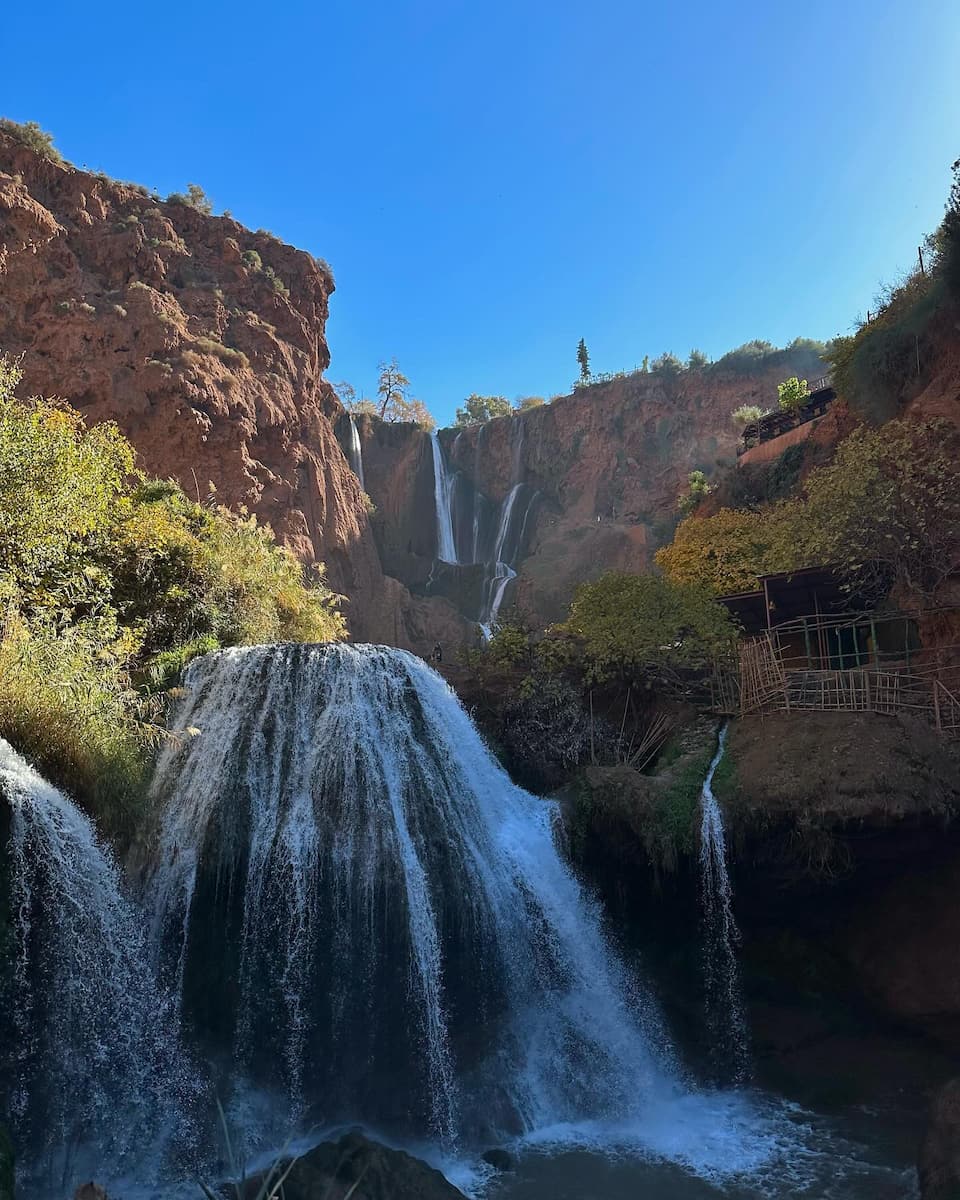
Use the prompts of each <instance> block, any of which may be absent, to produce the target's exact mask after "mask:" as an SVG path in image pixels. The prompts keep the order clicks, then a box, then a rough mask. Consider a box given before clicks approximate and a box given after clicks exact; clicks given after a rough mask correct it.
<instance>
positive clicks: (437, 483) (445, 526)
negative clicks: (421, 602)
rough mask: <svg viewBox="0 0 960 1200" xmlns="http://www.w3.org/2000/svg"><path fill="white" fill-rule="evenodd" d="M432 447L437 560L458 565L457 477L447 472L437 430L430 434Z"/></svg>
mask: <svg viewBox="0 0 960 1200" xmlns="http://www.w3.org/2000/svg"><path fill="white" fill-rule="evenodd" d="M430 447H431V450H432V452H433V499H434V508H435V511H436V514H437V558H439V559H440V561H441V562H446V563H458V562H459V561H460V560H459V559H458V558H457V544H456V541H455V539H454V536H453V514H452V505H451V496H452V492H453V482H454V478H455V476H454V475H451V474H449V473H448V472H447V464H446V460H445V459H444V457H443V447H442V446H441V445H440V438H439V436H438V434H437V431H436V430H435V429H434V430H433V432H432V433H431V434H430Z"/></svg>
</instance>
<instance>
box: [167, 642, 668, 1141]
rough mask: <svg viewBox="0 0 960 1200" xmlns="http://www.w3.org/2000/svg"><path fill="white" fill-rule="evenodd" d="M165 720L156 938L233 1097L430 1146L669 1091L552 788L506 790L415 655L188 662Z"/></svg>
mask: <svg viewBox="0 0 960 1200" xmlns="http://www.w3.org/2000/svg"><path fill="white" fill-rule="evenodd" d="M173 725H174V728H175V730H180V731H183V730H188V729H193V730H195V731H196V730H199V733H198V734H197V735H196V736H194V737H183V738H181V739H178V740H177V741H175V742H172V743H171V744H169V745H168V746H166V747H165V749H164V750H163V751H162V754H161V757H160V760H159V763H158V767H157V774H156V779H155V785H154V794H153V799H154V801H155V803H157V804H158V805H160V807H161V814H162V828H161V835H160V840H159V849H158V851H157V857H156V861H155V863H154V865H153V868H152V870H151V873H150V878H149V880H148V882H147V886H146V895H147V901H148V906H149V908H150V910H151V911H152V912H153V914H154V916H155V926H154V930H153V952H154V954H155V955H156V956H157V958H158V959H159V960H160V961H163V962H166V963H167V964H168V965H169V966H170V968H171V970H173V971H174V972H175V973H176V975H177V977H178V978H179V980H180V984H179V1001H180V1004H181V1005H182V1007H183V1014H184V1018H185V1020H187V1021H188V1022H190V1023H191V1025H192V1026H193V1027H194V1028H196V1029H197V1031H198V1032H199V1033H201V1034H203V1033H207V1034H210V1035H213V1034H219V1035H220V1036H222V1037H223V1039H224V1043H223V1049H224V1051H228V1052H229V1056H230V1061H231V1062H232V1064H233V1071H234V1084H235V1087H236V1088H237V1089H242V1086H243V1079H244V1078H251V1079H254V1080H256V1081H257V1084H258V1086H260V1087H263V1088H268V1089H271V1094H273V1095H275V1096H278V1095H284V1096H285V1097H286V1099H285V1101H284V1103H285V1105H286V1107H287V1112H288V1114H290V1119H291V1120H294V1119H305V1118H307V1117H309V1119H311V1120H312V1121H315V1122H322V1121H324V1120H327V1121H329V1120H339V1121H342V1120H363V1121H366V1122H370V1123H374V1125H375V1127H377V1128H382V1129H385V1130H387V1131H389V1132H392V1133H394V1134H395V1135H397V1136H417V1137H424V1136H426V1137H430V1138H433V1139H437V1140H439V1141H441V1142H442V1143H444V1144H446V1145H448V1146H449V1145H456V1144H464V1143H471V1144H481V1145H483V1144H489V1142H490V1139H491V1138H494V1137H503V1136H506V1135H509V1134H517V1135H522V1134H529V1133H531V1132H533V1131H536V1130H544V1129H549V1128H559V1127H561V1126H564V1125H570V1124H574V1123H576V1122H578V1121H585V1120H592V1121H604V1120H606V1121H617V1122H620V1123H622V1122H624V1121H627V1120H630V1119H631V1118H634V1119H640V1118H641V1117H642V1116H643V1115H644V1114H646V1113H647V1112H648V1111H649V1110H650V1106H651V1105H653V1106H656V1105H657V1104H658V1102H663V1103H667V1102H668V1101H669V1100H670V1099H671V1098H676V1097H677V1096H678V1095H680V1094H681V1093H682V1088H681V1085H680V1083H679V1079H678V1073H677V1069H676V1068H675V1066H674V1064H673V1059H672V1054H671V1052H670V1051H669V1049H668V1048H667V1039H666V1037H665V1034H664V1032H663V1029H662V1028H661V1025H660V1020H659V1016H658V1013H657V1010H656V1006H655V1004H654V1003H653V1001H652V1000H651V999H650V997H649V996H648V995H647V993H646V992H645V990H643V989H642V988H640V987H638V986H637V985H636V984H635V983H631V982H629V981H628V979H627V977H626V974H625V972H624V970H623V968H622V967H621V965H620V964H619V963H618V961H617V960H616V958H615V956H614V955H613V954H612V952H611V950H610V948H609V947H608V945H607V943H606V940H605V937H604V934H603V932H602V929H601V923H600V920H599V916H598V912H597V910H596V908H595V905H594V903H593V901H592V900H591V899H590V898H589V897H588V896H587V895H586V894H585V893H584V891H583V890H582V888H581V887H580V885H579V884H578V882H577V881H576V879H575V877H574V876H573V874H572V873H571V871H570V870H569V868H568V867H567V866H566V864H565V863H564V861H563V859H562V858H561V856H560V854H559V853H558V850H557V847H556V845H555V840H554V823H555V821H556V818H557V815H558V810H557V806H556V804H554V803H552V802H547V801H544V800H540V799H538V798H536V797H534V796H531V795H529V794H528V793H527V792H524V791H522V790H521V789H520V788H518V787H515V786H514V785H513V784H512V783H511V782H510V779H509V777H508V776H507V775H506V774H505V773H504V771H503V770H502V769H501V768H500V767H499V765H498V764H497V763H496V761H495V760H494V759H493V757H492V756H491V755H490V753H489V752H488V751H487V749H486V747H485V745H484V743H483V741H482V740H481V738H480V736H479V734H478V733H477V730H476V729H475V728H474V726H473V724H472V723H471V721H470V719H469V717H468V716H467V715H466V713H465V712H464V710H463V708H462V707H461V706H460V704H459V702H458V701H457V699H456V697H455V696H454V694H453V693H452V691H451V690H450V689H449V688H448V687H447V685H446V684H445V683H444V681H443V680H442V679H441V678H440V677H439V676H438V675H437V674H436V673H434V672H433V671H431V670H430V669H429V668H428V667H427V666H426V664H425V663H423V662H422V660H420V659H418V658H416V657H414V656H413V655H410V654H408V653H406V652H404V651H400V650H391V649H387V648H385V647H377V646H346V645H329V646H293V645H286V646H273V647H254V648H248V649H233V650H225V651H221V652H219V653H216V654H213V655H208V656H206V657H204V658H202V659H198V660H197V661H195V662H194V663H193V664H191V666H190V667H189V669H188V671H187V674H186V678H185V681H184V695H183V697H182V699H181V700H180V702H179V707H178V709H177V711H176V713H175V715H174V719H173ZM212 1009H216V1010H217V1012H218V1013H219V1014H220V1015H219V1016H218V1018H217V1021H216V1022H214V1023H212V1024H211V1027H210V1028H205V1023H206V1022H208V1020H209V1012H210V1011H211V1010H212ZM225 1012H232V1016H231V1018H230V1020H229V1022H225V1021H224V1019H223V1016H222V1014H223V1013H225ZM213 1024H215V1025H216V1028H215V1029H214V1028H213ZM248 1136H250V1137H251V1138H254V1139H255V1132H252V1133H251V1132H249V1131H248Z"/></svg>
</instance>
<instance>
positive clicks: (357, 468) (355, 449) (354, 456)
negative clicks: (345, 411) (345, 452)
mask: <svg viewBox="0 0 960 1200" xmlns="http://www.w3.org/2000/svg"><path fill="white" fill-rule="evenodd" d="M349 416H350V444H349V450H350V469H351V471H353V473H354V475H356V477H357V478H358V479H359V480H360V486H361V487H362V488H363V489H364V490H366V486H367V485H366V481H365V480H364V478H363V446H362V445H361V443H360V431H359V430H358V429H357V422H356V418H355V417H354V415H353V413H350V414H349Z"/></svg>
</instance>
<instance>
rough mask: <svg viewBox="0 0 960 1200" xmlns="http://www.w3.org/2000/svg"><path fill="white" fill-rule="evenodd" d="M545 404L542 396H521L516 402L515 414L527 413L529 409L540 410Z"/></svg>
mask: <svg viewBox="0 0 960 1200" xmlns="http://www.w3.org/2000/svg"><path fill="white" fill-rule="evenodd" d="M544 404H546V400H544V398H543V397H542V396H521V397H520V399H519V400H518V401H517V405H516V407H517V412H529V411H530V409H531V408H541V407H542V406H543V405H544Z"/></svg>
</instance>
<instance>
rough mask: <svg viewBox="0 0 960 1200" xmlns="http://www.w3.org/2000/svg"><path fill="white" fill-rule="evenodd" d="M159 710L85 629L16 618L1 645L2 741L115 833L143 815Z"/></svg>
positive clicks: (157, 740) (10, 623) (157, 734)
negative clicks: (29, 623)
mask: <svg viewBox="0 0 960 1200" xmlns="http://www.w3.org/2000/svg"><path fill="white" fill-rule="evenodd" d="M158 715H159V714H158V709H157V708H156V706H155V705H153V704H152V703H151V702H148V701H145V700H144V699H143V698H141V697H140V696H138V695H137V693H136V692H135V691H134V690H133V688H132V686H131V683H130V681H129V679H128V678H127V677H126V675H125V673H124V671H123V670H122V668H121V667H120V665H119V664H118V663H117V662H116V661H115V660H113V661H111V659H110V657H109V656H107V655H105V654H104V652H103V648H102V646H98V645H97V644H96V643H95V642H94V641H93V640H92V639H90V638H88V637H87V636H85V634H84V633H83V631H82V630H78V629H73V630H57V629H54V628H53V627H46V628H45V627H42V626H41V627H39V628H36V627H35V628H34V629H32V630H29V631H28V630H27V628H26V626H25V625H24V624H23V623H21V622H20V621H19V620H17V619H13V620H9V621H8V624H7V628H6V631H5V634H4V637H3V640H2V641H0V736H2V737H4V738H6V739H7V740H8V741H9V742H10V743H11V744H12V745H14V746H16V747H17V749H18V750H19V751H20V752H21V753H23V754H25V755H26V756H27V758H29V759H30V760H31V762H33V763H35V764H36V766H37V769H38V770H39V771H40V773H41V774H43V775H44V776H46V777H47V778H49V779H51V780H52V781H53V782H54V783H55V784H58V785H59V786H61V787H64V788H66V789H67V790H68V791H69V792H70V793H71V794H72V795H73V796H74V797H75V798H76V799H77V800H78V801H80V803H81V804H82V805H83V806H84V807H85V808H87V809H88V810H89V811H91V812H95V813H96V814H97V818H98V820H99V822H100V823H101V826H102V827H103V828H104V829H105V831H106V832H107V833H108V834H109V835H110V836H114V837H115V836H117V835H123V834H125V833H128V832H129V831H130V829H131V828H132V826H133V824H134V823H135V821H136V818H137V816H138V814H139V812H140V810H141V805H142V801H143V797H144V795H145V792H146V784H147V772H148V769H149V764H150V761H151V757H152V752H153V749H154V747H155V746H156V745H157V744H158V742H159V740H160V738H161V736H162V735H161V731H160V729H159V726H158V725H157V724H156V720H155V718H156V717H157V716H158Z"/></svg>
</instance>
